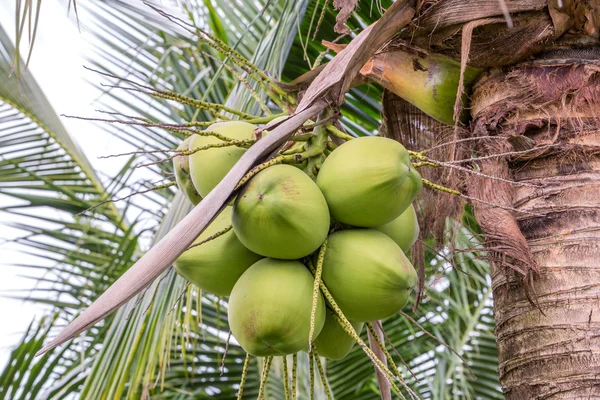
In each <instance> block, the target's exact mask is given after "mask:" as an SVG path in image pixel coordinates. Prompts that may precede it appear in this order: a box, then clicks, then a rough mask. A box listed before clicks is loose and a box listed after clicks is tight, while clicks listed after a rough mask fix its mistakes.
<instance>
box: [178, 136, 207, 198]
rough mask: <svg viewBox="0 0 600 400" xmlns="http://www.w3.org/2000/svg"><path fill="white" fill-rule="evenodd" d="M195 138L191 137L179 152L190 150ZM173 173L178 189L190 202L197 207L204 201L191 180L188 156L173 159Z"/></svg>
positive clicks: (185, 141)
mask: <svg viewBox="0 0 600 400" xmlns="http://www.w3.org/2000/svg"><path fill="white" fill-rule="evenodd" d="M192 138H193V136H189V137H188V138H187V139H185V140H184V141H183V142H181V144H180V145H179V146H178V147H177V150H189V145H190V142H191V141H192ZM173 171H175V181H176V182H177V187H178V188H179V190H181V191H182V192H183V193H184V194H185V196H186V197H187V198H188V200H189V201H190V202H191V203H192V204H193V205H196V204H198V203H200V200H202V196H200V193H198V191H197V190H196V188H195V187H194V184H193V183H192V179H191V178H190V160H189V156H187V155H178V156H176V157H175V158H173Z"/></svg>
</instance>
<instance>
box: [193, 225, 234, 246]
mask: <svg viewBox="0 0 600 400" xmlns="http://www.w3.org/2000/svg"><path fill="white" fill-rule="evenodd" d="M232 228H233V226H231V225H229V226H227V227H225V228H223V229H221V230H220V231H218V232H217V233H215V234H214V235H211V236H209V237H207V238H206V239H204V240H203V241H201V242H199V243H195V244H193V245H191V246H190V247H188V248H187V250H189V249H193V248H194V247H197V246H200V245H203V244H204V243H206V242H210V241H211V240H215V239H216V238H218V237H220V236H223V235H224V234H226V233H227V232H229V231H230V230H231V229H232ZM187 250H186V251H187Z"/></svg>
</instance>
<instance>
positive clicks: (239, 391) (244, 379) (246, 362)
mask: <svg viewBox="0 0 600 400" xmlns="http://www.w3.org/2000/svg"><path fill="white" fill-rule="evenodd" d="M249 364H250V354H248V353H246V359H245V360H244V367H243V369H242V379H241V380H240V389H239V390H238V395H237V400H242V394H243V393H244V384H245V383H246V376H247V375H248V365H249Z"/></svg>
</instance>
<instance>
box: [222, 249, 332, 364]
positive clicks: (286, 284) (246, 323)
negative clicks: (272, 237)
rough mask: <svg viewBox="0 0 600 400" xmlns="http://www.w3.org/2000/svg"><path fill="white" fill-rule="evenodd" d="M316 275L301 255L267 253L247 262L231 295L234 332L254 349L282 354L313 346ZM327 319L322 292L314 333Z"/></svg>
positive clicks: (258, 354) (251, 351)
mask: <svg viewBox="0 0 600 400" xmlns="http://www.w3.org/2000/svg"><path fill="white" fill-rule="evenodd" d="M313 284H314V278H313V276H312V275H311V273H310V272H309V271H308V269H307V268H306V267H305V266H304V265H303V264H302V263H300V262H299V261H285V260H274V259H271V258H265V259H263V260H260V261H258V262H257V263H256V264H254V265H253V266H251V267H250V268H248V270H247V271H246V272H244V274H243V275H242V276H241V277H240V279H239V280H238V281H237V283H236V284H235V286H234V287H233V291H232V292H231V297H230V298H229V308H228V318H229V326H230V328H231V332H232V334H233V336H234V337H235V339H236V340H237V341H238V343H239V344H240V345H241V346H242V347H243V348H244V350H246V352H248V353H249V354H251V355H253V356H256V357H267V356H283V355H287V354H293V353H296V352H298V351H301V350H307V349H308V335H309V331H310V314H311V310H312V302H313V300H312V299H313ZM324 322H325V302H324V301H323V297H322V296H321V294H320V293H319V295H318V299H317V310H316V314H315V325H314V337H316V336H317V335H318V334H319V333H320V332H321V329H322V328H323V324H324Z"/></svg>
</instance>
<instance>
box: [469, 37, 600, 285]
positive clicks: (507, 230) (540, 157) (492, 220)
mask: <svg viewBox="0 0 600 400" xmlns="http://www.w3.org/2000/svg"><path fill="white" fill-rule="evenodd" d="M594 52H597V49H587V50H579V51H578V52H575V53H572V54H571V56H570V57H571V60H572V57H575V56H577V55H579V56H583V55H584V54H587V55H588V56H590V55H593V53H594ZM557 54H560V51H553V52H550V55H546V56H543V55H542V56H541V59H539V60H538V61H536V62H532V63H528V64H525V65H522V66H519V67H517V68H514V69H513V70H511V71H510V72H507V73H506V72H503V71H495V72H492V73H491V74H490V76H488V77H487V78H486V79H484V80H483V81H482V82H480V83H479V84H478V87H476V89H475V94H474V97H473V102H472V108H471V111H472V114H473V116H474V121H473V124H472V135H474V136H487V135H490V133H493V134H494V135H497V136H499V137H504V138H506V141H503V140H492V139H486V140H481V141H477V142H475V143H476V146H475V147H473V148H472V150H473V151H474V152H475V153H476V154H477V155H478V156H480V157H485V159H483V160H481V161H479V162H475V165H476V167H477V168H478V169H479V170H480V171H481V172H483V173H485V174H489V175H493V176H499V177H502V178H506V179H514V176H513V174H514V171H515V167H518V166H519V165H521V164H522V165H527V166H528V168H527V169H528V170H531V165H533V164H539V165H540V167H542V165H544V164H546V163H548V162H550V163H553V164H555V163H557V162H558V163H559V164H560V162H561V160H562V161H564V162H565V165H569V167H568V168H575V167H573V165H580V166H581V168H584V166H585V159H586V158H587V157H590V156H593V155H595V154H597V153H598V152H599V151H600V147H598V146H597V144H596V143H586V139H585V132H586V125H588V124H589V125H590V126H595V123H590V121H589V115H593V108H594V105H595V104H597V103H598V101H600V85H599V83H600V64H599V65H573V63H572V62H569V58H566V59H564V58H563V59H560V58H559V59H555V57H556V55H557ZM598 55H600V54H598ZM596 56H597V55H596ZM548 57H551V58H554V59H552V60H550V59H544V58H548ZM588 58H590V57H588ZM590 113H592V114H590ZM586 121H587V123H586ZM564 124H567V125H568V127H567V126H565V125H564ZM559 132H560V134H559ZM565 135H566V136H569V135H572V136H573V137H575V136H577V137H578V138H579V139H578V142H579V143H577V144H576V143H573V141H569V140H568V139H571V138H569V137H565ZM514 152H518V154H510V153H514ZM523 152H526V153H523ZM502 154H506V155H505V156H498V157H493V155H502ZM490 156H492V157H490ZM573 157H579V158H581V159H582V160H581V163H578V162H574V161H575V160H573ZM557 168H560V167H559V166H557ZM577 168H579V167H577ZM525 190H528V191H533V192H534V193H535V192H536V191H540V190H543V189H542V188H540V189H531V188H529V187H528V188H524V185H521V184H520V183H519V182H515V184H512V185H511V184H508V183H502V182H493V181H490V180H486V179H484V178H481V177H473V178H472V179H470V180H469V183H468V185H467V191H468V194H469V195H470V196H472V197H476V198H479V199H483V200H487V201H493V202H494V203H501V204H502V205H505V206H507V207H515V203H517V204H516V205H518V200H517V198H516V197H515V196H516V194H517V193H518V192H519V191H520V192H523V191H525ZM554 195H560V192H557V193H555V194H554ZM474 206H475V216H476V217H477V220H478V222H479V223H480V224H481V226H482V228H483V230H484V231H485V232H486V235H487V238H488V245H489V248H490V250H492V258H494V260H495V262H496V264H498V265H503V266H506V267H509V268H511V269H513V270H516V271H518V272H519V273H521V274H523V275H528V274H529V272H530V271H531V270H532V269H533V270H535V269H536V263H535V261H534V259H533V257H532V255H531V251H530V249H529V247H528V245H527V241H526V239H525V237H524V236H523V234H522V233H521V229H520V225H522V224H523V223H524V221H532V220H538V219H539V218H540V217H541V216H540V215H536V210H535V209H532V210H525V211H522V212H520V213H514V212H510V211H507V210H503V209H499V208H494V207H489V206H486V205H482V204H474ZM542 217H543V216H542Z"/></svg>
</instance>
